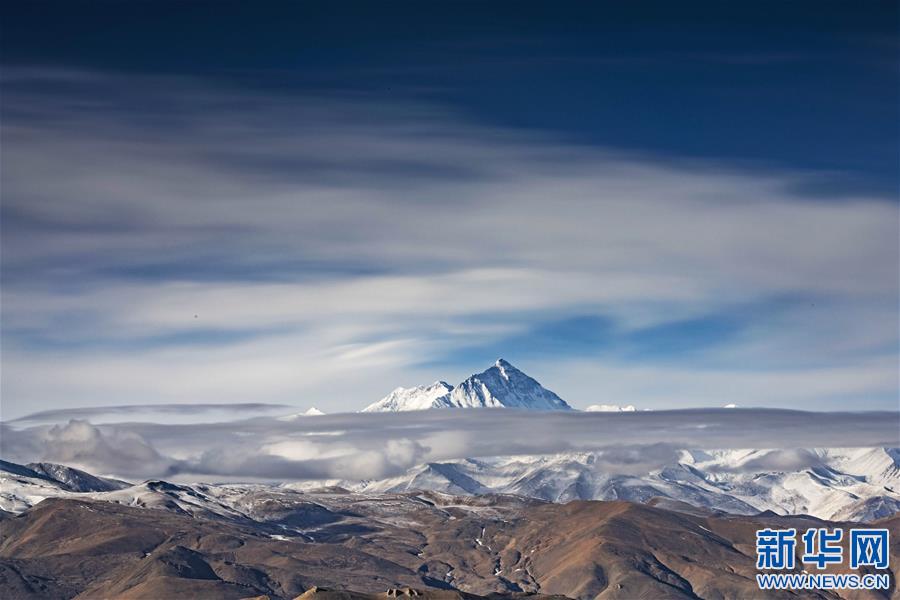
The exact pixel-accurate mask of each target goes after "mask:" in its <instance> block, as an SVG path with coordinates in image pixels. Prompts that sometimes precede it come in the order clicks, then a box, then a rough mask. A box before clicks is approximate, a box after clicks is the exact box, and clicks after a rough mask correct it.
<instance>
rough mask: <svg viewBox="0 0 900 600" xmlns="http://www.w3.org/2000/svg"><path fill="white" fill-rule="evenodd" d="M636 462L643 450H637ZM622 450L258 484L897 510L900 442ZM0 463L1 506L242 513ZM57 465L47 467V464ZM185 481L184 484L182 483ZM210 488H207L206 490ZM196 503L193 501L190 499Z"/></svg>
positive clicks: (832, 515) (62, 471)
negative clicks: (625, 465)
mask: <svg viewBox="0 0 900 600" xmlns="http://www.w3.org/2000/svg"><path fill="white" fill-rule="evenodd" d="M630 452H632V455H631V456H630V461H631V462H630V463H629V464H630V465H631V466H632V467H635V466H636V465H639V464H640V462H641V461H642V460H645V459H644V458H643V457H642V456H641V455H640V454H639V453H637V452H636V451H634V450H631V451H630ZM621 460H622V457H621V456H616V457H608V456H607V455H606V452H604V451H595V452H580V453H561V454H549V455H534V456H510V457H495V458H481V459H474V458H468V459H460V460H453V461H444V462H429V463H425V464H422V465H419V466H416V467H413V468H412V469H409V471H407V472H406V473H404V474H403V475H400V476H398V477H391V478H387V479H379V480H365V481H351V480H326V481H303V482H286V483H283V484H281V485H280V486H279V485H264V484H260V485H259V486H257V489H258V490H260V491H265V490H276V489H280V488H290V489H294V490H300V491H303V490H310V489H316V488H321V487H336V488H341V489H345V490H348V491H350V492H357V493H365V494H385V493H406V492H413V491H417V490H429V491H435V492H442V493H447V494H453V495H468V496H477V495H490V494H509V495H516V496H520V497H523V498H533V499H538V500H543V501H551V502H570V501H573V500H629V501H633V502H642V503H647V502H660V501H665V502H678V503H684V504H687V505H691V506H695V507H701V508H703V509H708V510H715V511H721V512H727V513H732V514H741V515H750V514H756V513H759V512H764V511H770V512H772V513H775V514H785V515H790V514H794V515H796V514H807V515H812V516H814V517H818V518H821V519H832V520H841V521H871V520H873V519H878V518H883V517H887V516H890V515H892V514H895V513H897V512H900V450H898V449H896V448H849V449H834V448H832V449H818V450H707V451H703V450H683V451H681V452H680V455H679V457H678V458H677V459H676V460H674V461H673V462H671V463H668V464H664V465H663V466H660V467H656V468H653V469H651V470H648V471H647V470H645V471H643V472H639V471H637V469H636V468H635V469H634V471H633V472H632V473H631V474H629V473H627V472H623V470H622V469H621V465H615V466H611V463H610V461H613V462H619V463H621ZM33 467H35V465H29V466H28V467H24V466H21V465H16V464H14V463H7V462H3V463H2V464H0V509H2V510H5V511H9V512H20V511H22V510H26V509H27V508H28V507H30V506H31V505H33V504H35V503H36V502H39V501H41V500H43V499H44V498H48V497H77V493H86V492H88V493H91V496H92V497H93V498H95V499H102V500H107V501H111V502H120V503H125V504H130V505H134V504H137V505H142V506H146V505H149V503H150V502H151V500H150V499H151V498H153V497H155V496H154V494H153V493H151V492H154V491H158V490H163V491H167V492H168V493H167V495H165V496H163V498H167V501H168V502H172V501H175V500H174V498H175V496H179V497H180V498H182V500H181V501H183V502H186V503H188V504H185V505H183V506H181V508H182V509H183V510H188V511H189V512H197V511H200V512H213V513H217V512H218V513H229V514H230V513H240V511H241V509H240V507H239V506H238V505H235V504H234V502H233V494H232V493H231V492H229V491H228V490H230V489H232V488H233V486H227V485H226V486H211V485H206V484H204V485H203V486H200V487H198V486H186V485H174V484H171V483H167V482H161V481H156V482H153V481H151V482H145V483H143V484H139V485H136V486H131V484H128V483H125V482H122V481H117V480H110V479H104V478H99V477H95V476H93V475H90V474H89V473H85V472H84V471H79V470H77V469H72V468H70V467H65V466H62V465H50V464H46V463H42V464H41V465H40V470H39V471H38V470H34V469H33ZM48 473H49V474H50V475H49V476H48V475H47V474H48ZM179 490H181V491H179ZM203 498H207V499H206V500H204V499H203ZM190 507H193V508H190Z"/></svg>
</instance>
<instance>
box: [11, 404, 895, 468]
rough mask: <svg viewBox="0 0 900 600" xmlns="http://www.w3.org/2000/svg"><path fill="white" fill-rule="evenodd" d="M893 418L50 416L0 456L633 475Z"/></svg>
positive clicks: (737, 413)
mask: <svg viewBox="0 0 900 600" xmlns="http://www.w3.org/2000/svg"><path fill="white" fill-rule="evenodd" d="M898 418H900V415H898V413H896V412H871V413H812V412H801V411H785V410H769V409H695V410H680V411H659V412H636V413H615V414H611V413H570V412H553V413H540V414H535V413H532V412H529V411H517V410H513V409H495V410H492V409H480V410H479V409H469V410H464V409H463V410H431V411H415V412H412V413H365V414H352V413H351V414H339V415H326V416H316V417H308V418H300V419H297V420H291V421H283V420H279V419H278V418H273V417H257V418H252V419H244V420H236V421H228V422H209V423H187V424H165V423H152V422H120V423H107V424H99V425H95V424H92V423H90V422H89V421H86V420H83V419H82V420H79V419H71V420H65V419H62V420H61V421H60V422H59V423H56V424H47V425H40V426H31V427H18V426H16V427H14V426H12V425H10V424H7V423H0V427H2V443H0V454H2V456H3V458H5V459H7V460H12V461H15V462H29V461H50V462H62V463H65V464H70V465H74V466H80V467H82V468H85V469H87V470H89V471H92V472H97V473H103V474H110V475H116V476H120V477H125V478H129V477H130V478H132V479H134V478H149V477H167V478H178V479H184V480H198V479H200V480H203V479H205V480H216V481H219V480H230V481H247V480H253V479H263V480H303V479H372V478H382V477H388V476H392V475H398V474H400V473H402V472H404V471H405V470H406V469H408V468H410V467H412V466H415V465H417V464H421V463H423V462H430V461H441V460H452V459H459V458H467V457H476V458H477V457H491V456H508V455H523V454H548V453H558V452H581V451H592V450H605V452H606V453H605V455H604V460H605V461H607V462H608V465H607V468H608V470H610V471H611V472H617V471H618V472H636V471H640V470H647V469H650V468H653V467H654V466H660V465H662V464H665V463H667V462H669V461H672V460H673V459H674V458H675V457H676V456H677V450H678V449H682V448H691V449H695V448H699V449H724V448H757V449H768V448H783V449H794V448H817V447H878V446H884V447H900V434H898V432H897V428H896V422H897V419H898ZM526 431H527V432H528V435H527V436H526V435H524V434H523V432H526ZM790 456H791V457H792V460H794V462H797V461H803V460H807V458H808V457H807V458H804V457H806V454H803V453H795V454H793V455H790ZM809 460H812V459H811V458H810V459H809ZM792 464H793V463H792Z"/></svg>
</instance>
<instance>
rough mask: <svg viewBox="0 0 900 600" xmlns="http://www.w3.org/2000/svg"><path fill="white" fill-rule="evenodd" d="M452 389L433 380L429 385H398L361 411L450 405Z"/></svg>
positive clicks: (401, 409) (384, 410) (445, 383)
mask: <svg viewBox="0 0 900 600" xmlns="http://www.w3.org/2000/svg"><path fill="white" fill-rule="evenodd" d="M452 391H453V386H452V385H450V384H449V383H447V382H446V381H435V382H434V383H432V384H431V385H417V386H415V387H411V388H405V387H398V388H397V389H395V390H394V391H393V392H391V393H390V394H388V395H387V396H385V397H384V398H382V399H381V400H379V401H378V402H375V403H374V404H370V405H369V406H367V407H366V408H364V409H363V410H362V412H397V411H406V410H425V409H427V408H447V407H448V406H450V404H449V402H450V392H452Z"/></svg>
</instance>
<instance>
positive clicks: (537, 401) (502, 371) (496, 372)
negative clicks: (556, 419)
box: [362, 358, 572, 412]
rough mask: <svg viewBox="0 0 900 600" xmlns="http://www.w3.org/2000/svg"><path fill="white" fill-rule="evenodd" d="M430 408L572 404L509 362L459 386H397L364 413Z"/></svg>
mask: <svg viewBox="0 0 900 600" xmlns="http://www.w3.org/2000/svg"><path fill="white" fill-rule="evenodd" d="M431 408H520V409H526V410H571V408H572V407H571V406H569V405H568V404H566V402H565V401H564V400H563V399H562V398H560V397H559V396H557V395H556V394H554V393H553V392H551V391H550V390H548V389H547V388H545V387H543V386H542V385H541V384H540V383H538V382H537V381H536V380H535V379H533V378H531V377H529V376H528V375H526V374H525V373H523V372H522V371H520V370H519V369H517V368H516V367H514V366H513V365H511V364H510V363H509V362H507V361H505V360H503V359H502V358H501V359H498V360H497V362H496V363H494V365H493V366H491V367H490V368H488V369H486V370H485V371H483V372H481V373H477V374H475V375H472V376H471V377H469V378H468V379H466V380H465V381H463V382H462V383H460V384H459V385H457V386H456V387H453V386H452V385H450V384H448V383H446V382H444V381H436V382H435V383H433V384H431V385H429V386H418V387H413V388H402V387H401V388H397V389H395V390H394V391H393V392H391V393H390V394H389V395H387V396H386V397H385V398H382V399H381V400H379V401H378V402H375V403H374V404H371V405H369V406H367V407H366V408H364V409H363V411H362V412H394V411H407V410H426V409H431Z"/></svg>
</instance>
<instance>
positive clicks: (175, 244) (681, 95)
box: [0, 2, 900, 418]
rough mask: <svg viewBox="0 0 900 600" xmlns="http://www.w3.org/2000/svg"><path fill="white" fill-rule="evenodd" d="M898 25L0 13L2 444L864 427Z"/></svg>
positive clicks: (414, 9) (697, 6) (889, 347)
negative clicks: (436, 400) (257, 433)
mask: <svg viewBox="0 0 900 600" xmlns="http://www.w3.org/2000/svg"><path fill="white" fill-rule="evenodd" d="M897 10H898V9H897V6H896V4H895V3H891V2H866V3H862V4H859V5H856V6H853V7H850V6H849V5H848V4H846V3H837V2H834V3H831V2H825V3H822V2H816V3H812V2H791V3H774V2H773V3H769V2H760V3H752V4H748V5H736V4H734V3H727V4H723V3H702V2H701V3H691V4H690V6H687V7H685V6H676V5H673V4H672V3H641V4H640V5H639V6H638V5H629V6H623V5H622V3H553V4H546V3H541V4H535V5H531V4H528V3H525V4H523V3H516V4H515V5H513V4H506V3H494V4H491V5H490V6H486V5H484V4H483V3H452V4H450V3H448V4H446V5H444V6H441V5H439V4H437V3H427V5H426V4H422V3H417V4H416V3H410V4H407V3H390V4H388V5H385V4H377V5H376V4H371V3H370V4H360V5H350V6H348V7H346V8H344V9H342V10H340V11H337V10H334V9H329V8H328V6H327V5H326V4H321V5H318V6H312V5H310V4H304V3H265V4H263V5H256V6H253V7H251V6H250V5H247V4H227V3H226V4H223V3H214V4H210V3H203V2H192V3H159V2H155V3H134V4H130V5H129V6H127V7H125V6H124V5H122V4H121V3H107V2H89V3H47V2H34V3H28V4H22V5H21V6H16V7H10V8H6V9H5V13H6V14H5V18H4V24H3V32H2V33H3V35H2V41H0V43H2V61H3V64H2V66H3V73H2V80H0V81H2V88H3V103H2V106H0V110H2V117H3V118H2V142H3V147H4V152H3V162H2V173H0V179H2V207H0V210H2V233H3V238H2V250H3V254H2V283H3V285H2V296H3V298H2V299H3V313H2V343H3V355H2V366H3V382H2V388H3V389H2V392H3V404H2V410H3V417H4V418H13V417H16V416H21V415H22V414H25V413H27V412H32V411H35V410H42V409H52V408H64V407H76V406H88V405H102V404H115V405H119V404H129V403H171V402H285V403H289V404H296V405H298V406H308V405H313V404H314V405H317V406H319V407H320V408H322V409H324V410H326V411H329V412H330V411H340V410H354V409H357V408H360V407H362V406H365V405H367V404H368V403H370V402H372V401H374V400H375V399H377V398H378V397H380V396H382V395H384V394H386V393H387V392H388V391H390V389H392V388H393V387H395V386H397V385H413V384H418V383H427V382H430V381H433V380H435V379H446V380H448V381H451V382H452V381H457V380H459V379H462V378H463V377H464V376H466V375H467V374H469V373H471V372H474V371H479V370H481V369H483V368H485V367H486V366H487V365H488V364H490V363H491V362H492V361H493V360H494V359H495V358H496V357H497V356H503V357H505V358H507V359H509V360H511V361H512V362H514V363H515V364H517V366H519V367H521V368H523V369H524V370H525V371H526V372H529V373H530V374H532V375H533V376H535V377H537V378H538V379H539V380H541V381H542V382H543V383H545V384H546V385H547V386H548V387H550V388H552V389H554V390H555V391H557V392H558V393H559V394H560V395H561V396H563V397H564V398H565V399H566V400H568V401H569V402H570V403H572V404H573V405H575V406H586V405H588V404H592V403H622V404H636V405H639V406H642V407H648V408H666V407H671V408H674V407H681V406H720V405H722V404H726V403H732V402H736V403H738V404H747V405H760V406H784V407H791V408H803V409H827V410H830V409H837V408H842V407H846V406H848V405H851V406H853V407H856V408H872V409H884V408H895V407H896V405H897V396H898V387H900V385H898V375H897V367H896V365H897V360H898V310H897V305H898V241H900V236H898V205H897V197H896V196H897V176H898V172H897V169H898V162H900V161H898V139H897V106H898V105H900V102H898V89H900V86H898V73H900V69H898V60H897V56H898V36H897V23H898V15H897Z"/></svg>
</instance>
